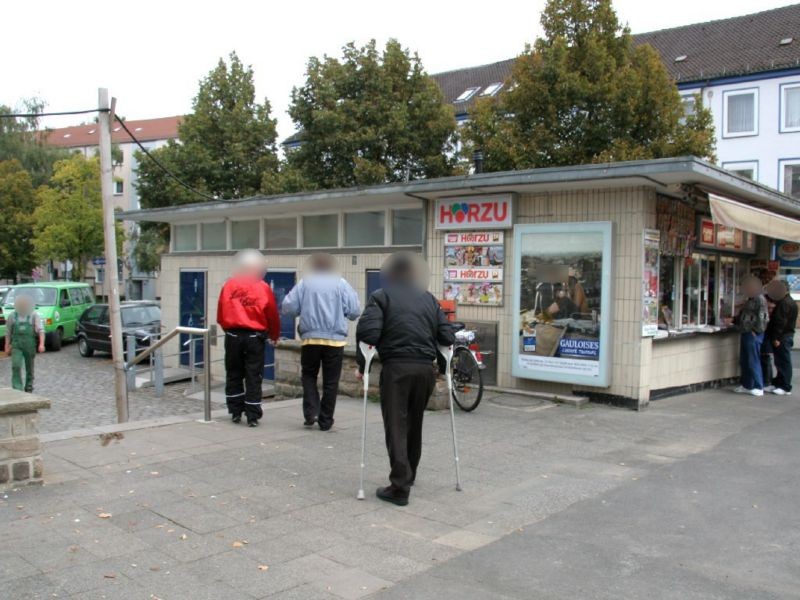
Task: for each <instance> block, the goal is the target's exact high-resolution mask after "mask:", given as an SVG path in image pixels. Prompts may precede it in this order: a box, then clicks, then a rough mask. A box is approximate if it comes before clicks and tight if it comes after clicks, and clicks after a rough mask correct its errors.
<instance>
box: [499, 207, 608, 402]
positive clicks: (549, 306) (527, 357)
mask: <svg viewBox="0 0 800 600" xmlns="http://www.w3.org/2000/svg"><path fill="white" fill-rule="evenodd" d="M611 233H612V225H611V223H607V222H602V223H569V224H552V225H517V226H516V227H515V228H514V265H513V267H512V273H513V274H514V292H513V295H512V298H513V302H514V307H513V314H514V331H515V332H518V337H517V338H516V339H515V343H514V347H513V357H512V359H513V362H512V373H513V374H514V376H515V377H524V378H528V379H539V380H542V381H559V382H565V383H572V384H576V383H577V384H586V385H591V386H599V387H603V386H607V385H608V382H609V373H610V365H611V360H610V352H611V345H610V338H609V333H610V331H609V330H610V325H611V306H612V299H611V262H612V260H611V237H612V236H611Z"/></svg>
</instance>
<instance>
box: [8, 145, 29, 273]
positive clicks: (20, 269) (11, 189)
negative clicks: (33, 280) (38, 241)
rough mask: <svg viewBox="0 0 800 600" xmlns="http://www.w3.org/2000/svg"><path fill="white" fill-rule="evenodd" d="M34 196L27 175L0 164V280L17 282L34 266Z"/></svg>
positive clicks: (11, 165)
mask: <svg viewBox="0 0 800 600" xmlns="http://www.w3.org/2000/svg"><path fill="white" fill-rule="evenodd" d="M35 208H36V192H35V191H34V189H33V182H32V181H31V176H30V173H28V172H27V171H26V170H25V169H23V168H22V164H21V163H20V162H19V161H18V160H16V159H14V160H4V161H0V277H2V278H3V279H11V280H13V281H14V283H16V282H17V277H18V276H19V274H25V275H28V274H30V273H31V271H32V270H33V269H34V267H35V266H36V259H35V256H34V252H33V215H34V210H35Z"/></svg>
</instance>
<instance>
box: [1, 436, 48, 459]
mask: <svg viewBox="0 0 800 600" xmlns="http://www.w3.org/2000/svg"><path fill="white" fill-rule="evenodd" d="M40 453H41V444H40V443H39V438H38V436H29V437H23V438H6V439H4V440H0V460H8V459H14V458H29V457H31V456H34V455H37V454H40Z"/></svg>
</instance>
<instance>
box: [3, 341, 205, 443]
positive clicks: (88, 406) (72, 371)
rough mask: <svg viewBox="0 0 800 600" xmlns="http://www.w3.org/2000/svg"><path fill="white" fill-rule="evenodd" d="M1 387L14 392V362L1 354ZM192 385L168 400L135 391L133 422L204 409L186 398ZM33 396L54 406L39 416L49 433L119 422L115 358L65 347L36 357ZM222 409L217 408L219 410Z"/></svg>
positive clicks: (169, 393)
mask: <svg viewBox="0 0 800 600" xmlns="http://www.w3.org/2000/svg"><path fill="white" fill-rule="evenodd" d="M0 387H11V361H10V360H9V359H8V358H5V355H4V354H0ZM187 387H188V382H187V383H173V384H170V385H167V386H166V388H165V393H164V397H163V398H157V397H156V396H155V393H154V392H153V390H152V388H145V389H143V390H137V391H134V392H130V393H129V395H128V403H129V412H130V419H131V420H132V421H134V420H142V419H152V418H157V417H166V416H172V415H181V414H188V413H196V412H200V411H202V410H203V405H202V401H200V400H193V399H190V398H185V397H184V396H183V392H184V390H185V389H186V388H187ZM34 391H35V392H36V393H37V394H38V395H40V396H44V397H45V398H49V399H50V401H51V402H52V408H50V410H44V411H42V412H41V413H40V424H39V429H40V431H42V432H44V433H50V432H54V431H69V430H72V429H84V428H87V427H94V426H97V425H110V424H113V423H116V422H117V412H116V405H115V401H114V380H113V367H112V364H111V357H110V356H108V355H105V354H97V355H95V356H93V357H92V358H83V357H82V356H81V355H80V354H79V353H78V346H77V344H74V343H73V344H64V347H63V348H62V349H61V351H60V352H45V353H44V354H39V355H38V356H37V357H36V380H35V383H34ZM220 407H221V405H219V404H215V406H214V408H220Z"/></svg>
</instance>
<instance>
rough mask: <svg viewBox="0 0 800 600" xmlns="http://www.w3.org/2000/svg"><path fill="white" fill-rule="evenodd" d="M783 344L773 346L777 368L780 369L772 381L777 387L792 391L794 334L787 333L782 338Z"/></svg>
mask: <svg viewBox="0 0 800 600" xmlns="http://www.w3.org/2000/svg"><path fill="white" fill-rule="evenodd" d="M780 342H781V345H780V346H778V347H777V348H775V347H773V348H772V353H773V355H774V356H775V368H776V369H777V370H778V376H777V377H776V378H775V380H774V381H773V382H772V383H773V384H775V387H779V388H781V389H782V390H784V391H787V392H791V391H792V346H794V336H792V335H785V336H783V338H781V340H780Z"/></svg>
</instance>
